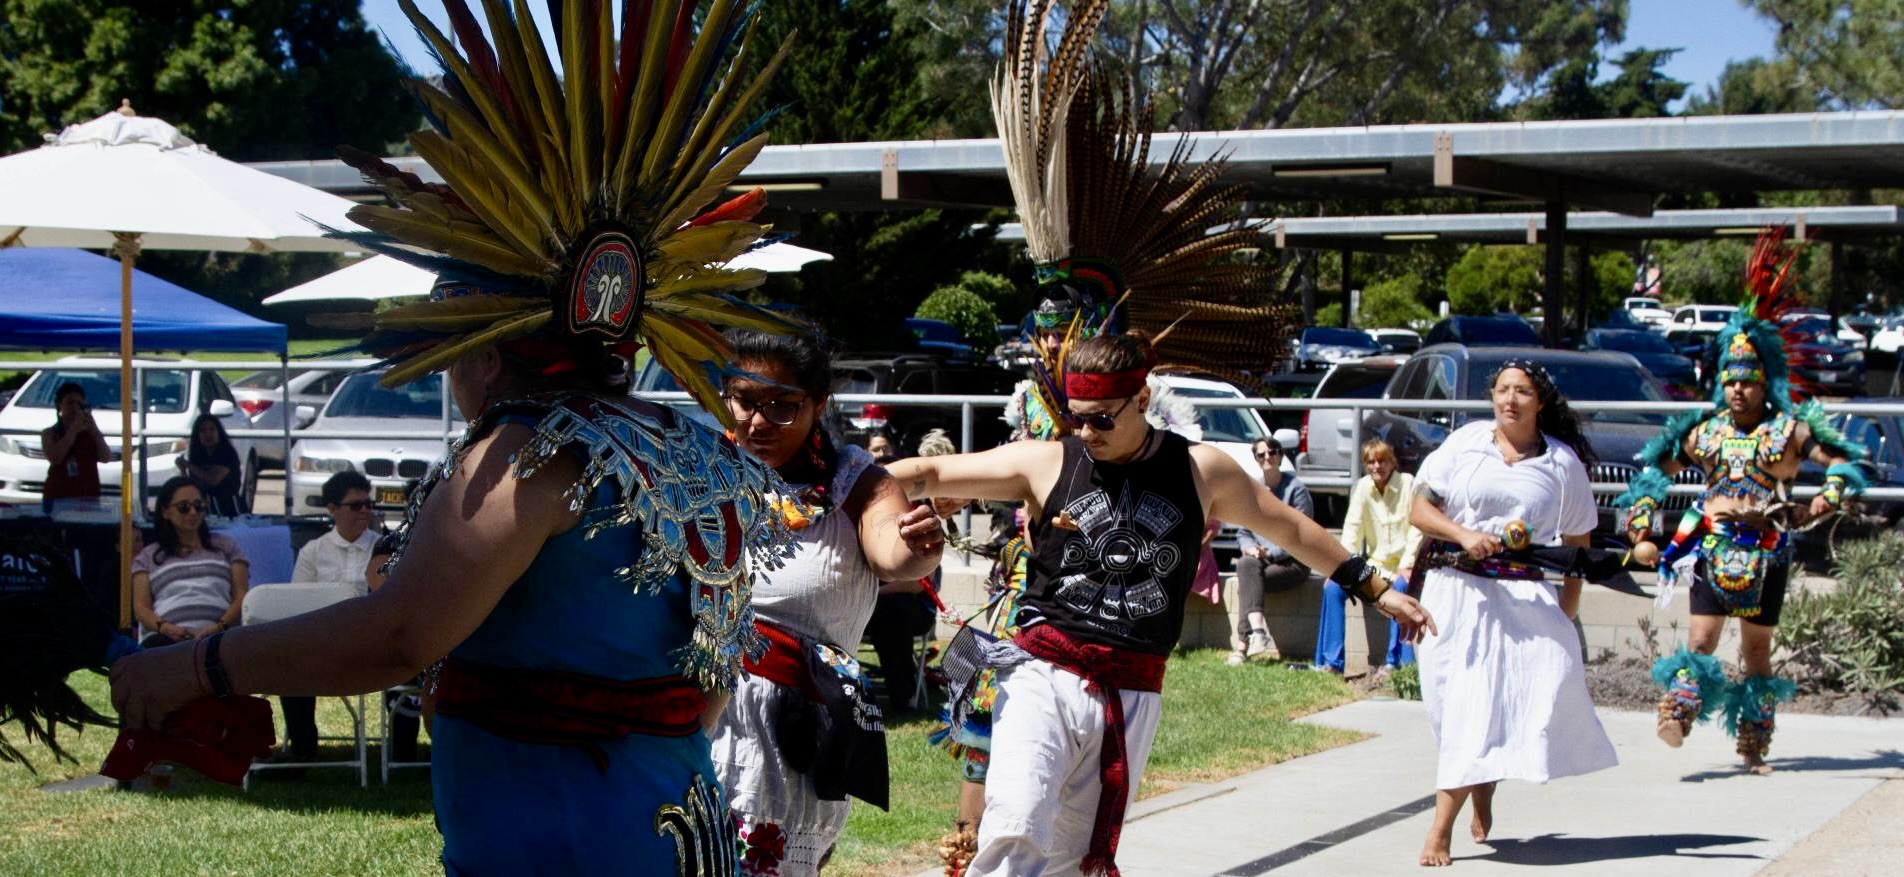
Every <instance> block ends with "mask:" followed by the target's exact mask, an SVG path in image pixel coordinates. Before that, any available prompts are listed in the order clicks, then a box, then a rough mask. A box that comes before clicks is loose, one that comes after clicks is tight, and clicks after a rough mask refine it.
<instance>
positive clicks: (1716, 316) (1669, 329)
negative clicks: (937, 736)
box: [1663, 305, 1739, 337]
mask: <svg viewBox="0 0 1904 877" xmlns="http://www.w3.org/2000/svg"><path fill="white" fill-rule="evenodd" d="M1738 312H1739V308H1738V306H1737V305H1682V306H1680V308H1679V309H1678V310H1676V311H1673V318H1672V320H1670V321H1668V322H1667V324H1666V326H1665V328H1664V330H1663V331H1664V332H1665V333H1666V334H1668V335H1670V334H1672V333H1673V332H1690V333H1695V334H1705V335H1707V336H1708V337H1710V336H1711V335H1716V334H1718V332H1719V330H1720V329H1723V328H1725V324H1726V323H1728V322H1730V321H1731V320H1732V315H1733V314H1736V313H1738Z"/></svg>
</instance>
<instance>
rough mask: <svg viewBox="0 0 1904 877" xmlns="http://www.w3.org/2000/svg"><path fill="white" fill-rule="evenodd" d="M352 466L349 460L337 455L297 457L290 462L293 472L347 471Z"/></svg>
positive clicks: (352, 467)
mask: <svg viewBox="0 0 1904 877" xmlns="http://www.w3.org/2000/svg"><path fill="white" fill-rule="evenodd" d="M354 468H356V467H355V466H353V465H351V462H350V461H349V460H345V459H342V458H339V457H299V458H297V462H296V463H293V464H291V471H293V472H349V471H350V470H352V469H354Z"/></svg>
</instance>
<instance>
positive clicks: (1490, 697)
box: [1415, 421, 1618, 789]
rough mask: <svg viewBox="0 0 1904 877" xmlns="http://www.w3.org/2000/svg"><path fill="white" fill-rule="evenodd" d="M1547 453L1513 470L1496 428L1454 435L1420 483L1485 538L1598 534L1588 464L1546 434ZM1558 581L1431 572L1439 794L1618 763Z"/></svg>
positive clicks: (1552, 541)
mask: <svg viewBox="0 0 1904 877" xmlns="http://www.w3.org/2000/svg"><path fill="white" fill-rule="evenodd" d="M1545 438H1546V442H1547V450H1546V452H1545V453H1542V454H1540V455H1539V456H1536V457H1532V458H1529V459H1527V460H1523V461H1521V462H1519V463H1516V464H1513V465H1509V464H1508V463H1507V461H1506V460H1505V459H1504V458H1503V457H1502V456H1501V452H1500V449H1499V448H1498V447H1497V446H1496V445H1495V443H1494V423H1493V422H1492V421H1482V422H1478V423H1471V424H1468V425H1467V426H1464V427H1462V428H1461V429H1459V430H1456V431H1455V433H1454V434H1453V435H1450V436H1449V437H1448V440H1447V441H1446V442H1444V443H1442V445H1441V447H1440V448H1439V449H1437V450H1436V451H1435V452H1434V453H1432V454H1429V455H1428V458H1427V459H1425V460H1423V461H1422V464H1421V471H1420V472H1419V473H1417V474H1416V476H1415V480H1416V483H1417V484H1418V485H1425V486H1427V487H1429V488H1432V489H1433V490H1434V491H1435V492H1436V493H1438V494H1440V495H1441V496H1442V497H1443V499H1444V500H1445V502H1444V503H1443V506H1442V508H1443V510H1444V511H1446V512H1447V513H1448V517H1449V518H1451V519H1453V520H1454V522H1455V523H1457V524H1460V525H1462V526H1464V527H1468V528H1471V529H1475V530H1479V531H1482V532H1485V533H1495V534H1498V533H1500V532H1501V529H1502V526H1503V525H1505V524H1506V523H1507V522H1508V521H1512V520H1516V519H1518V520H1523V521H1526V522H1527V525H1528V528H1529V530H1530V532H1531V533H1532V535H1533V541H1534V543H1535V544H1546V545H1556V544H1559V543H1560V537H1561V536H1562V535H1574V536H1578V535H1581V534H1584V533H1590V532H1592V531H1593V527H1594V524H1595V523H1596V522H1597V520H1598V513H1597V511H1596V509H1595V506H1594V502H1593V491H1592V486H1591V482H1590V481H1589V479H1588V477H1587V470H1586V466H1585V465H1583V464H1582V463H1581V461H1580V458H1579V456H1578V455H1576V454H1575V453H1574V451H1573V448H1571V447H1568V446H1567V445H1566V444H1565V443H1563V442H1561V441H1559V440H1558V439H1555V438H1553V437H1551V436H1547V437H1545ZM1558 589H1559V582H1557V581H1555V582H1544V581H1526V580H1514V579H1490V578H1484V577H1481V576H1475V575H1470V574H1468V573H1463V572H1456V571H1454V570H1452V569H1445V568H1444V569H1436V570H1432V571H1430V572H1428V573H1427V575H1426V577H1425V579H1424V582H1423V589H1422V592H1421V598H1420V599H1421V603H1422V606H1423V607H1424V608H1426V609H1427V610H1428V611H1429V612H1430V613H1431V614H1433V616H1434V619H1435V624H1436V625H1437V626H1438V627H1439V628H1440V631H1441V632H1440V634H1439V635H1436V636H1429V637H1426V638H1424V639H1423V640H1422V643H1421V645H1420V646H1419V647H1418V648H1417V649H1416V655H1417V657H1418V659H1419V661H1420V663H1421V687H1422V700H1423V701H1424V703H1425V705H1426V706H1427V710H1428V722H1429V724H1430V725H1431V726H1432V727H1433V729H1434V733H1435V741H1436V743H1437V745H1438V746H1439V758H1438V760H1437V763H1436V770H1435V787H1436V788H1439V789H1454V788H1459V787H1461V786H1469V785H1474V784H1476V783H1487V782H1493V781H1495V780H1502V779H1515V780H1527V781H1529V782H1535V783H1540V782H1546V781H1547V780H1550V779H1554V778H1556V777H1565V776H1574V775H1577V774H1583V773H1591V772H1593V771H1596V770H1601V769H1603V768H1608V767H1612V766H1613V765H1614V764H1616V763H1617V761H1618V759H1617V758H1616V757H1615V755H1614V753H1613V743H1612V742H1611V741H1609V740H1608V739H1607V735H1606V731H1605V729H1603V728H1601V727H1600V720H1599V718H1598V717H1597V716H1595V715H1594V713H1593V700H1592V698H1591V697H1590V696H1589V695H1588V693H1587V680H1586V672H1585V668H1584V666H1583V665H1582V664H1581V660H1580V640H1579V637H1578V635H1577V634H1576V633H1575V631H1574V627H1573V622H1572V621H1571V620H1569V619H1568V618H1567V615H1566V613H1565V612H1563V611H1561V608H1560V600H1559V594H1558Z"/></svg>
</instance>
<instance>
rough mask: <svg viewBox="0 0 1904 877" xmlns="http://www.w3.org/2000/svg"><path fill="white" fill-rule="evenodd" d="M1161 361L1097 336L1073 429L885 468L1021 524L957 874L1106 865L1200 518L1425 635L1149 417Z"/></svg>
mask: <svg viewBox="0 0 1904 877" xmlns="http://www.w3.org/2000/svg"><path fill="white" fill-rule="evenodd" d="M1155 363H1156V359H1155V354H1154V353H1153V352H1152V350H1151V348H1150V345H1149V343H1148V341H1147V340H1145V339H1144V338H1141V337H1139V336H1136V335H1099V336H1097V337H1094V338H1091V339H1089V340H1087V341H1084V342H1082V343H1081V344H1079V345H1078V346H1077V347H1076V348H1075V349H1074V350H1073V351H1072V353H1071V356H1070V359H1069V361H1068V362H1067V364H1066V371H1065V373H1064V375H1063V389H1064V394H1065V396H1066V400H1065V403H1064V405H1063V408H1062V410H1061V411H1060V412H1059V416H1060V417H1061V418H1062V419H1063V420H1064V421H1065V423H1066V425H1068V426H1070V427H1071V429H1072V434H1071V435H1068V436H1065V437H1064V438H1062V439H1059V440H1057V441H1050V442H1015V443H1012V444H1009V445H1005V446H1003V447H999V448H995V449H993V450H989V451H985V452H982V453H976V454H960V455H952V456H944V457H930V458H914V459H909V460H902V461H900V462H898V463H895V464H893V466H892V473H893V477H894V478H896V479H898V481H899V483H901V484H903V485H905V488H906V491H907V494H908V495H910V496H912V497H915V498H923V497H930V496H972V497H978V498H980V499H995V500H1005V501H1023V502H1025V503H1027V508H1026V514H1027V517H1028V519H1029V520H1030V521H1031V522H1032V523H1031V525H1030V527H1029V529H1030V531H1031V534H1032V539H1031V543H1032V545H1033V546H1034V550H1033V554H1032V558H1031V562H1030V576H1029V580H1028V582H1027V584H1026V590H1025V595H1024V597H1023V602H1022V606H1023V608H1021V609H1020V610H1019V615H1018V620H1019V622H1020V625H1021V626H1020V630H1019V633H1018V634H1017V637H1016V638H1015V639H1014V640H1012V642H1011V643H1009V644H1002V643H1001V644H997V645H994V646H992V647H988V648H987V656H986V657H987V658H988V661H989V663H990V664H991V665H992V666H993V667H994V668H996V670H997V673H998V680H999V682H998V684H999V693H998V699H997V703H996V706H995V707H994V714H993V723H992V751H991V766H990V770H989V772H988V778H987V782H986V786H985V815H984V818H983V819H982V820H981V821H980V823H979V835H978V851H977V854H976V856H975V857H974V858H973V860H972V862H971V864H970V866H969V868H968V870H967V871H966V873H967V874H970V875H995V874H1045V873H1054V874H1055V873H1075V872H1077V871H1079V870H1082V871H1085V872H1086V873H1091V872H1094V871H1097V870H1099V869H1105V868H1114V867H1115V857H1116V837H1117V835H1118V833H1119V832H1120V831H1121V829H1122V824H1123V817H1124V808H1125V806H1126V805H1127V804H1128V803H1129V802H1130V801H1131V800H1133V799H1134V798H1135V796H1136V791H1137V787H1138V783H1139V782H1140V781H1141V780H1142V778H1143V771H1144V764H1145V762H1146V760H1147V759H1148V757H1149V755H1150V748H1151V742H1152V740H1153V739H1154V737H1155V735H1156V730H1157V722H1158V718H1159V716H1160V714H1161V699H1160V696H1159V694H1158V692H1159V691H1160V690H1161V689H1162V686H1163V670H1164V661H1165V659H1166V658H1167V657H1168V656H1169V654H1170V652H1171V650H1172V649H1173V648H1175V647H1176V644H1177V640H1178V637H1179V635H1180V634H1181V633H1182V629H1183V617H1184V603H1185V600H1186V599H1187V596H1188V594H1189V592H1190V584H1191V579H1192V577H1193V576H1194V574H1195V572H1196V558H1197V547H1198V544H1199V542H1200V541H1201V539H1202V536H1203V531H1204V526H1205V521H1207V520H1208V519H1209V518H1212V517H1215V518H1219V519H1221V520H1224V521H1228V522H1230V523H1234V524H1236V525H1238V526H1241V527H1244V528H1246V529H1249V530H1253V531H1255V532H1257V533H1259V534H1262V535H1263V536H1265V537H1267V538H1269V539H1271V540H1274V541H1275V542H1276V544H1278V545H1282V546H1285V547H1287V548H1288V549H1289V551H1290V553H1291V554H1293V555H1295V556H1296V558H1297V559H1299V560H1301V561H1302V562H1304V563H1306V564H1308V565H1310V566H1311V567H1314V568H1320V569H1325V570H1332V571H1333V572H1334V577H1335V578H1337V579H1338V580H1340V581H1344V582H1349V583H1353V584H1354V586H1355V588H1356V591H1357V593H1358V594H1360V595H1361V596H1363V597H1364V598H1366V599H1369V600H1371V601H1375V602H1376V603H1377V604H1378V605H1379V606H1380V607H1381V609H1382V611H1383V612H1385V613H1388V614H1390V615H1391V616H1395V617H1398V618H1399V619H1400V620H1401V621H1402V622H1403V625H1404V630H1405V631H1407V632H1408V633H1411V634H1412V633H1413V632H1414V631H1415V630H1416V629H1417V628H1418V627H1425V628H1426V629H1429V630H1432V629H1433V621H1432V620H1431V619H1430V618H1429V617H1428V615H1427V613H1425V612H1423V611H1422V609H1421V607H1420V606H1419V605H1418V604H1416V602H1415V601H1414V600H1413V599H1411V598H1409V597H1407V596H1405V595H1402V594H1399V593H1395V592H1393V591H1389V590H1388V587H1387V582H1386V581H1385V580H1383V579H1382V578H1381V577H1380V576H1378V575H1376V574H1375V568H1374V567H1373V566H1370V565H1369V564H1368V563H1367V562H1366V560H1365V559H1363V558H1352V557H1349V556H1348V553H1347V552H1346V551H1344V550H1343V549H1342V546H1341V544H1340V543H1338V542H1337V541H1336V540H1335V539H1334V538H1333V537H1331V536H1330V535H1329V533H1328V531H1326V530H1324V529H1322V528H1321V527H1319V526H1317V525H1316V524H1315V522H1313V521H1311V520H1309V519H1308V518H1307V517H1305V516H1303V515H1301V514H1298V513H1296V512H1294V511H1292V510H1290V508H1289V507H1288V506H1286V505H1284V504H1283V503H1282V502H1281V501H1279V500H1277V499H1276V497H1275V496H1274V495H1273V494H1271V493H1270V491H1269V489H1268V488H1267V487H1265V486H1264V485H1263V484H1262V482H1261V481H1260V480H1259V479H1257V478H1256V477H1255V476H1253V475H1250V474H1246V473H1244V471H1243V470H1242V468H1241V467H1239V466H1238V465H1237V464H1236V463H1235V462H1234V461H1233V460H1231V459H1230V457H1229V456H1228V455H1226V454H1225V453H1223V452H1222V451H1221V450H1219V449H1217V448H1215V447H1212V446H1209V445H1203V444H1197V443H1194V442H1191V441H1190V440H1188V439H1186V438H1184V437H1182V436H1180V435H1177V434H1175V433H1172V432H1169V431H1166V430H1160V429H1157V428H1155V427H1153V426H1151V425H1150V424H1149V423H1147V422H1146V420H1145V417H1144V415H1145V408H1146V406H1147V404H1148V403H1149V401H1150V395H1151V391H1150V390H1149V388H1147V387H1146V386H1145V378H1146V377H1147V376H1148V375H1149V373H1150V370H1151V367H1152V366H1153V365H1155ZM1100 801H1103V806H1100Z"/></svg>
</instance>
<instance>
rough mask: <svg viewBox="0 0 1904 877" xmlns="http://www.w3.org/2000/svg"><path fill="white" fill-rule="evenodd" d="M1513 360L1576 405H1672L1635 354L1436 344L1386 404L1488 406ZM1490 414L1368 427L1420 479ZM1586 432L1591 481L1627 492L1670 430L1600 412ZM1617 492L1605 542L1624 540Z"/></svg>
mask: <svg viewBox="0 0 1904 877" xmlns="http://www.w3.org/2000/svg"><path fill="white" fill-rule="evenodd" d="M1509 359H1531V360H1533V361H1535V362H1537V363H1539V364H1540V365H1541V366H1542V367H1544V368H1546V369H1547V371H1548V373H1549V374H1551V375H1553V377H1554V384H1555V385H1556V386H1557V387H1558V388H1559V389H1560V392H1561V394H1562V395H1564V396H1566V397H1567V399H1568V400H1569V401H1573V402H1586V401H1595V402H1666V401H1669V400H1668V397H1667V395H1666V391H1665V389H1664V388H1663V387H1661V386H1660V383H1659V379H1658V378H1655V377H1653V375H1652V374H1650V373H1649V372H1647V370H1646V367H1645V366H1642V365H1640V363H1639V360H1636V359H1634V358H1633V357H1632V355H1630V354H1626V353H1615V352H1611V351H1600V352H1592V353H1585V352H1580V351H1575V350H1548V349H1544V348H1528V347H1463V346H1461V345H1458V344H1438V345H1434V346H1432V347H1426V348H1423V349H1422V351H1421V352H1420V353H1417V354H1415V355H1414V356H1413V357H1410V358H1409V360H1408V361H1407V362H1405V363H1403V364H1402V366H1401V368H1399V369H1397V370H1396V372H1395V377H1394V378H1392V379H1390V380H1389V383H1388V390H1387V392H1385V393H1383V394H1382V398H1384V399H1422V400H1452V401H1485V400H1486V399H1487V398H1488V387H1487V380H1488V376H1489V375H1491V374H1493V373H1494V371H1495V370H1496V369H1498V368H1500V366H1501V363H1502V362H1503V361H1505V360H1509ZM1489 416H1490V415H1489V414H1488V413H1487V412H1485V411H1405V410H1404V411H1376V412H1372V413H1370V414H1369V415H1368V419H1367V420H1366V421H1364V427H1363V428H1364V430H1365V431H1366V434H1367V435H1369V436H1373V437H1377V438H1381V439H1382V440H1384V441H1386V442H1388V443H1389V444H1390V445H1391V446H1393V447H1394V448H1395V455H1396V457H1397V458H1399V460H1400V462H1401V468H1402V470H1403V471H1405V472H1414V471H1416V469H1417V468H1418V467H1420V465H1421V461H1422V458H1424V457H1426V456H1428V454H1429V453H1430V452H1431V451H1433V450H1434V449H1436V448H1438V447H1440V446H1441V443H1442V441H1443V440H1445V439H1446V438H1447V437H1448V434H1449V433H1451V432H1453V431H1454V430H1456V429H1458V428H1459V427H1461V425H1463V424H1465V423H1467V422H1468V421H1469V420H1474V419H1485V418H1487V417H1489ZM1580 419H1581V426H1582V429H1583V430H1584V431H1585V433H1586V437H1587V441H1588V442H1589V443H1591V444H1592V445H1593V453H1594V455H1595V456H1597V457H1598V458H1599V460H1600V462H1599V463H1598V464H1597V465H1595V466H1594V467H1593V469H1592V470H1591V472H1590V473H1589V474H1590V475H1591V476H1592V478H1593V481H1594V482H1595V483H1596V484H1597V485H1600V486H1602V487H1604V486H1608V485H1613V484H1619V485H1624V484H1625V483H1626V482H1628V481H1630V480H1631V479H1632V477H1633V476H1634V475H1637V474H1639V467H1637V466H1635V465H1634V464H1633V455H1634V454H1636V453H1638V452H1639V449H1640V447H1641V446H1643V445H1645V444H1646V442H1647V441H1649V440H1651V439H1652V438H1653V436H1655V435H1658V434H1659V431H1660V429H1662V428H1663V427H1664V426H1665V422H1666V417H1665V415H1662V414H1638V413H1632V412H1625V411H1620V412H1601V413H1597V414H1591V415H1586V414H1583V415H1581V418H1580ZM1675 480H1676V481H1678V482H1679V483H1681V484H1703V483H1704V482H1705V476H1704V474H1703V473H1702V472H1700V471H1699V470H1698V469H1696V468H1689V469H1686V470H1684V471H1682V472H1681V473H1680V474H1679V475H1678V476H1677V478H1675ZM1616 495H1618V492H1617V491H1615V492H1613V493H1597V495H1596V496H1595V500H1596V502H1597V503H1598V505H1599V507H1600V524H1599V527H1598V528H1596V531H1595V536H1596V537H1597V538H1598V540H1599V541H1603V542H1611V541H1614V540H1616V539H1617V538H1618V532H1617V531H1618V526H1617V525H1618V513H1617V512H1616V510H1614V508H1613V497H1614V496H1616ZM1686 505H1687V497H1681V496H1673V497H1668V498H1667V501H1666V508H1667V509H1668V510H1675V509H1683V508H1685V507H1686Z"/></svg>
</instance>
